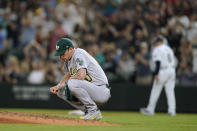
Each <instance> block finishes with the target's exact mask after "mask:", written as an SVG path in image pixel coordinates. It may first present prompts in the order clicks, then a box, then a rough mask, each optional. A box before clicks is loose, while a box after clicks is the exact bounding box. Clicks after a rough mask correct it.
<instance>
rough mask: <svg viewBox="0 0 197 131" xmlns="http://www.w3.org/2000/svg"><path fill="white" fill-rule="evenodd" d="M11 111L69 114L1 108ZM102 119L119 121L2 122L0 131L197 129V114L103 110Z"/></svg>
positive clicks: (65, 111)
mask: <svg viewBox="0 0 197 131" xmlns="http://www.w3.org/2000/svg"><path fill="white" fill-rule="evenodd" d="M0 110H3V111H11V112H30V113H41V114H47V115H55V116H65V117H73V118H77V117H76V116H71V115H67V112H68V110H45V109H0ZM102 114H103V117H104V118H103V119H102V120H101V121H105V122H113V123H119V124H120V125H117V126H65V125H38V124H28V125H25V124H0V131H197V114H177V116H175V117H171V116H168V115H167V114H165V113H156V115H155V116H144V115H141V114H140V113H138V112H113V111H102Z"/></svg>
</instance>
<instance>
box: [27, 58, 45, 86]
mask: <svg viewBox="0 0 197 131" xmlns="http://www.w3.org/2000/svg"><path fill="white" fill-rule="evenodd" d="M31 66H32V70H31V71H30V73H29V76H28V78H27V81H28V83H29V84H43V83H44V82H45V68H44V62H43V61H42V60H41V59H34V60H33V61H32V63H31Z"/></svg>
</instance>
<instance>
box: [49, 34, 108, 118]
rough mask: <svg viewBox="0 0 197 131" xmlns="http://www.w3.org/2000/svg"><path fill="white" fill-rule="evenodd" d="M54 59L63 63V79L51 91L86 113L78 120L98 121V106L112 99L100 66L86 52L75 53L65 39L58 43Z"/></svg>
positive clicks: (81, 50) (78, 49)
mask: <svg viewBox="0 0 197 131" xmlns="http://www.w3.org/2000/svg"><path fill="white" fill-rule="evenodd" d="M55 55H56V56H60V59H61V60H63V61H64V66H63V70H64V72H65V75H64V77H63V78H62V80H61V81H60V82H59V84H57V85H56V86H54V87H51V88H50V91H51V92H52V93H53V94H57V96H58V97H60V98H62V99H63V100H65V101H66V102H68V103H69V104H71V105H72V106H74V107H75V108H77V109H79V110H81V111H83V112H85V113H86V114H85V115H84V116H82V117H80V119H84V120H98V119H101V118H102V115H101V112H100V111H99V109H98V107H97V105H102V104H104V103H106V102H107V101H108V99H109V98H110V97H111V95H110V89H109V86H108V85H109V84H108V80H107V77H106V75H105V73H104V71H103V70H102V68H101V67H100V65H99V64H98V63H97V61H96V60H95V59H94V58H93V57H92V56H91V55H89V54H88V53H87V52H86V51H85V50H83V49H80V48H76V49H75V48H74V47H73V43H72V41H71V40H70V39H68V38H62V39H60V40H58V41H57V43H56V53H55ZM65 83H66V84H67V85H66V86H65Z"/></svg>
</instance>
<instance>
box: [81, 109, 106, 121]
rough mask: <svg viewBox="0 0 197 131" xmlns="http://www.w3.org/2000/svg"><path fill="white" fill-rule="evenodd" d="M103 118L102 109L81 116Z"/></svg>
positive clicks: (83, 118)
mask: <svg viewBox="0 0 197 131" xmlns="http://www.w3.org/2000/svg"><path fill="white" fill-rule="evenodd" d="M101 118H102V115H101V112H100V110H97V111H94V112H89V113H87V114H86V115H85V116H81V117H80V119H82V120H100V119H101Z"/></svg>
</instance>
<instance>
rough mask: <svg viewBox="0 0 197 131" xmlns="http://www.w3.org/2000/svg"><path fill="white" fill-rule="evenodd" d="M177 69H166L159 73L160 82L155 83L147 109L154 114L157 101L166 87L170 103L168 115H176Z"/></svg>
mask: <svg viewBox="0 0 197 131" xmlns="http://www.w3.org/2000/svg"><path fill="white" fill-rule="evenodd" d="M175 78H176V76H175V69H173V68H170V69H164V70H160V71H159V81H155V80H154V82H153V87H152V90H151V94H150V99H149V104H148V106H147V109H148V110H149V111H150V112H152V113H154V111H155V106H156V103H157V100H158V98H159V96H160V93H161V91H162V89H163V86H165V93H166V96H167V102H168V113H176V100H175V93H174V87H175Z"/></svg>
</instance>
